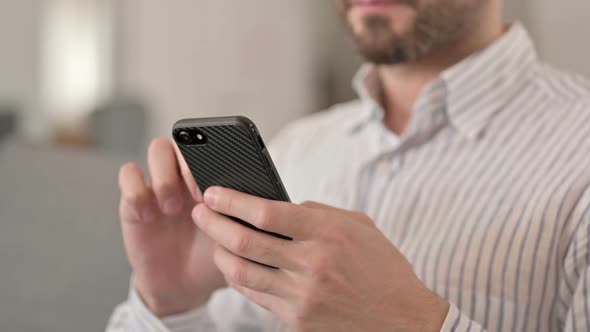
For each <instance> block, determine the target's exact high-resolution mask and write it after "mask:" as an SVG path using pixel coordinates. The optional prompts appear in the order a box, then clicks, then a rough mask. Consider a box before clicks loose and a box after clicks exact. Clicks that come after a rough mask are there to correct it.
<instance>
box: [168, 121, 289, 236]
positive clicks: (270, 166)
mask: <svg viewBox="0 0 590 332" xmlns="http://www.w3.org/2000/svg"><path fill="white" fill-rule="evenodd" d="M172 136H173V137H174V141H175V142H176V144H177V145H178V148H179V150H180V152H181V154H182V156H183V157H184V159H185V160H186V163H187V165H188V167H189V168H190V170H191V173H192V174H193V176H194V178H195V180H196V181H197V185H198V186H199V189H201V192H203V193H204V192H205V191H206V190H207V188H209V187H211V186H221V187H225V188H230V189H234V190H237V191H240V192H243V193H246V194H250V195H253V196H258V197H262V198H266V199H270V200H275V201H285V202H289V201H290V200H289V195H288V194H287V191H286V190H285V187H284V186H283V183H282V182H281V179H280V177H279V174H278V173H277V170H276V168H275V166H274V163H273V162H272V159H271V157H270V155H269V154H268V151H267V150H266V145H265V144H264V141H263V140H262V137H260V133H259V132H258V129H257V128H256V125H255V124H254V122H252V121H251V120H250V119H248V118H246V117H243V116H229V117H216V118H199V119H184V120H180V121H178V122H177V123H176V124H174V128H173V129H172ZM232 219H233V220H235V221H237V222H239V223H240V224H242V225H244V226H247V227H250V228H252V229H256V230H258V231H262V232H264V233H267V234H270V235H273V236H276V237H279V238H282V239H287V240H290V238H289V237H286V236H283V235H281V234H276V233H271V232H267V231H264V230H260V229H258V228H256V227H254V226H253V225H251V224H249V223H247V222H244V221H242V220H239V219H237V218H232Z"/></svg>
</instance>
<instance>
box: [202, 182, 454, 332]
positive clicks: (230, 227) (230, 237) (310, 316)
mask: <svg viewBox="0 0 590 332" xmlns="http://www.w3.org/2000/svg"><path fill="white" fill-rule="evenodd" d="M226 215H227V216H232V217H235V218H238V219H241V220H244V221H246V222H248V223H250V224H252V225H254V226H256V227H258V228H259V229H263V230H265V231H269V232H273V233H278V234H283V235H285V236H288V237H290V238H293V240H292V241H288V240H282V239H279V238H276V237H273V236H270V235H267V234H264V233H262V232H258V231H255V230H252V229H249V228H247V227H244V226H242V225H240V224H239V223H236V222H235V221H232V220H231V219H229V218H227V217H226ZM193 219H194V220H195V222H196V223H197V225H198V227H199V228H200V229H202V230H203V231H204V232H206V233H207V234H208V235H209V236H210V237H211V238H212V239H213V240H214V241H216V242H217V243H218V246H217V248H216V250H215V252H214V255H215V256H214V258H215V263H216V264H217V266H218V267H219V269H220V270H221V272H222V273H223V274H224V276H225V278H226V280H227V282H228V283H229V285H231V286H232V287H233V288H235V289H236V290H237V291H239V292H240V293H242V294H243V295H244V296H246V297H247V298H248V299H250V300H251V301H253V302H255V303H256V304H258V305H260V306H262V307H263V308H266V309H267V310H269V311H271V312H272V313H274V314H275V315H276V316H278V317H279V318H280V319H281V320H283V321H284V322H285V323H286V324H288V325H289V326H290V327H291V328H293V329H295V330H296V331H410V330H411V331H438V330H440V328H441V327H442V325H443V322H444V319H445V317H446V315H447V312H448V308H449V304H448V303H446V302H445V301H444V300H443V299H441V298H440V297H438V296H437V295H436V294H434V293H433V292H431V291H430V290H428V289H427V288H426V287H425V286H424V285H423V284H422V282H421V281H420V280H419V279H418V277H417V276H416V275H415V273H414V272H413V270H412V267H411V265H410V264H409V263H408V261H407V260H406V259H405V257H404V256H403V255H402V254H401V253H400V252H399V250H397V248H395V247H394V246H393V245H392V243H391V242H390V241H389V240H388V239H387V238H386V237H385V236H384V235H383V233H382V232H381V231H379V229H377V227H375V226H374V224H373V222H372V221H371V220H370V219H369V217H367V216H366V215H363V214H360V213H357V212H350V211H344V210H340V209H337V208H333V207H329V206H326V205H321V204H318V203H304V204H301V205H295V204H291V203H285V202H277V201H270V200H265V199H261V198H257V197H254V196H250V195H246V194H243V193H239V192H237V191H233V190H229V189H225V188H219V187H213V188H210V189H209V190H207V192H206V193H205V202H204V203H202V204H199V205H198V206H197V207H195V209H194V211H193ZM256 262H258V263H261V264H258V263H256ZM262 264H264V265H262ZM265 265H266V266H265ZM269 266H273V267H276V269H275V268H271V267H269Z"/></svg>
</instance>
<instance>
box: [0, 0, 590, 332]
mask: <svg viewBox="0 0 590 332" xmlns="http://www.w3.org/2000/svg"><path fill="white" fill-rule="evenodd" d="M588 13H590V2H588V1H587V0H570V1H566V2H563V1H562V2H558V1H551V0H507V5H506V19H507V21H513V20H515V19H519V20H521V21H522V22H523V23H524V24H525V25H526V26H527V27H528V28H529V30H530V32H531V34H532V35H533V37H534V38H535V40H536V42H537V46H538V50H539V53H540V54H541V56H542V57H543V58H544V59H545V60H546V61H548V62H550V63H552V64H554V65H557V66H559V67H561V68H564V69H567V70H569V71H574V72H578V73H580V74H583V75H586V76H590V63H589V62H588V59H590V44H589V43H587V42H586V41H587V37H586V36H585V34H586V33H588V32H589V31H590V20H589V19H588V15H589V14H588ZM359 63H360V60H359V59H358V58H357V57H356V55H355V53H354V50H353V48H352V46H351V43H350V42H349V41H348V38H347V36H346V34H345V33H344V32H343V29H342V27H341V24H340V22H339V19H338V18H337V16H336V15H335V13H334V9H333V8H332V1H329V0H323V1H317V0H297V1H293V0H273V1H268V0H248V1H247V4H246V2H244V1H238V0H217V1H195V0H192V1H189V0H169V1H152V0H119V1H116V0H0V330H2V331H100V330H102V329H103V328H104V326H105V324H106V321H107V319H108V316H109V314H110V312H111V311H112V309H113V308H114V306H115V305H116V304H117V303H119V302H120V301H122V300H124V299H125V297H126V292H127V286H128V279H129V268H128V267H127V263H126V260H125V256H124V253H123V248H122V245H121V239H120V234H119V229H118V221H117V201H118V193H117V185H116V174H117V171H118V167H119V165H120V164H121V163H122V162H124V161H126V160H134V161H138V162H140V163H141V162H142V160H143V159H144V151H145V147H146V146H147V142H148V141H149V139H150V138H152V137H155V136H169V133H170V128H171V126H172V124H173V123H174V122H175V121H176V120H178V119H180V118H185V117H202V116H218V115H235V114H242V115H246V116H248V117H250V118H252V119H253V120H254V121H255V122H256V123H257V124H258V125H259V127H260V128H259V129H260V130H261V132H262V135H263V136H264V137H265V138H266V139H267V140H268V139H270V138H271V137H272V136H273V135H274V134H275V133H276V132H277V131H278V130H279V129H280V128H281V127H282V126H283V125H284V124H286V123H287V122H289V121H290V120H293V119H295V118H299V117H301V116H304V115H305V114H308V113H311V112H315V111H319V110H321V109H323V108H325V107H327V106H329V105H331V104H333V103H336V102H341V101H346V100H349V99H352V98H354V94H353V92H352V89H351V87H350V79H351V77H352V75H353V74H354V72H355V71H356V69H357V67H358V65H359Z"/></svg>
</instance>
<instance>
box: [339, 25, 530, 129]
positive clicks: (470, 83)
mask: <svg viewBox="0 0 590 332" xmlns="http://www.w3.org/2000/svg"><path fill="white" fill-rule="evenodd" d="M537 61H538V57H537V52H536V51H535V48H534V45H533V41H532V39H531V37H530V36H529V34H528V32H527V31H526V29H525V28H524V27H523V25H522V24H521V23H519V22H516V23H514V24H513V25H512V26H511V27H510V29H509V30H508V31H507V32H506V33H505V34H504V36H502V37H501V38H500V39H498V40H497V41H495V42H494V43H493V44H491V45H490V46H488V47H486V48H484V49H482V50H480V51H478V52H476V53H474V54H473V55H471V56H469V57H468V58H466V59H465V60H463V61H461V62H460V63H458V64H456V65H455V66H453V67H451V68H449V69H447V70H445V71H444V72H443V73H441V75H440V76H439V78H438V79H436V80H435V81H441V82H442V83H443V84H444V85H445V87H446V91H447V95H446V111H447V116H448V117H449V121H450V123H451V125H453V126H454V127H455V128H456V129H457V130H459V131H460V132H461V133H463V134H464V135H465V136H467V137H468V138H476V137H477V136H478V135H479V134H480V133H481V132H482V131H483V130H484V129H485V127H486V126H487V124H488V123H489V122H490V121H491V119H492V117H493V115H494V114H496V113H497V112H498V111H500V110H501V109H502V108H503V107H504V106H505V105H506V104H507V103H508V102H509V101H510V100H511V99H512V98H513V97H514V96H515V95H516V94H518V93H519V91H520V89H522V87H523V86H524V84H525V83H526V82H527V81H528V79H529V78H530V75H531V74H532V73H533V70H532V68H533V67H534V64H536V63H537ZM353 85H354V88H355V90H356V93H357V94H358V95H359V97H360V99H361V103H362V108H361V110H359V112H358V113H357V114H356V117H355V118H354V119H352V121H351V122H350V126H349V128H348V129H349V130H350V132H355V131H357V130H358V129H360V128H361V127H363V126H364V124H366V123H368V122H370V121H374V120H379V121H380V120H382V119H383V108H382V107H381V105H380V103H379V101H380V94H381V84H380V80H379V76H378V73H377V70H376V67H375V66H374V65H371V64H365V65H363V66H362V67H361V69H360V70H359V71H358V72H357V74H356V76H355V78H354V81H353Z"/></svg>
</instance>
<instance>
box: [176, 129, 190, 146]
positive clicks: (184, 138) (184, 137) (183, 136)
mask: <svg viewBox="0 0 590 332" xmlns="http://www.w3.org/2000/svg"><path fill="white" fill-rule="evenodd" d="M176 139H177V140H178V142H180V143H182V144H189V143H190V142H191V134H189V133H188V132H186V131H181V132H179V133H178V135H177V136H176Z"/></svg>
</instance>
